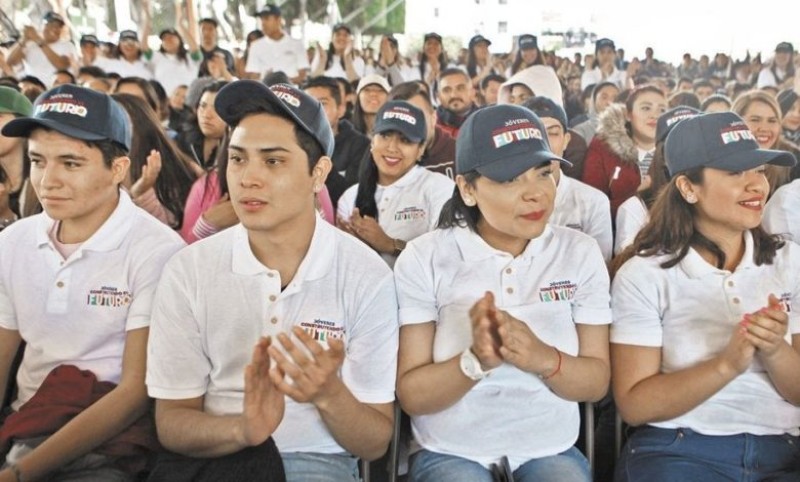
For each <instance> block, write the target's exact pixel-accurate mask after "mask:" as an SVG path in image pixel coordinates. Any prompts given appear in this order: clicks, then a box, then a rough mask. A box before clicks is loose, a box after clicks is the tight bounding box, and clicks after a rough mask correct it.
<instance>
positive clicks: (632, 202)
mask: <svg viewBox="0 0 800 482" xmlns="http://www.w3.org/2000/svg"><path fill="white" fill-rule="evenodd" d="M649 220H650V213H649V212H648V211H647V207H646V206H645V205H644V202H643V201H642V200H641V198H639V196H635V195H634V196H631V197H629V198H628V199H626V200H625V202H623V203H622V204H620V205H619V208H618V209H617V236H616V238H614V254H615V255H617V254H619V253H621V252H622V250H623V249H625V248H627V247H628V246H630V245H631V244H633V240H634V239H636V235H637V234H639V231H641V230H642V228H643V227H644V225H645V224H647V221H649Z"/></svg>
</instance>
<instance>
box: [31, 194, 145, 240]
mask: <svg viewBox="0 0 800 482" xmlns="http://www.w3.org/2000/svg"><path fill="white" fill-rule="evenodd" d="M136 210H137V207H136V205H135V204H133V201H132V200H131V197H130V195H128V193H127V192H126V191H125V190H124V189H120V190H119V201H118V202H117V207H116V208H114V211H113V212H112V213H111V216H109V217H108V219H106V221H105V222H104V223H103V224H102V225H101V226H100V228H99V229H98V230H97V231H95V233H94V234H93V235H91V237H89V239H87V240H86V241H85V242H83V243H82V244H81V247H80V251H100V252H105V251H113V250H115V249H117V248H119V246H120V245H121V244H122V242H123V241H124V240H125V238H126V237H127V236H128V233H129V232H130V230H131V224H132V220H133V218H134V217H135V216H136ZM55 223H56V220H54V219H52V218H50V217H49V216H47V214H46V213H42V217H41V218H39V227H38V229H37V232H36V244H37V245H38V246H39V247H42V246H46V245H49V244H50V231H52V229H53V225H54V224H55Z"/></svg>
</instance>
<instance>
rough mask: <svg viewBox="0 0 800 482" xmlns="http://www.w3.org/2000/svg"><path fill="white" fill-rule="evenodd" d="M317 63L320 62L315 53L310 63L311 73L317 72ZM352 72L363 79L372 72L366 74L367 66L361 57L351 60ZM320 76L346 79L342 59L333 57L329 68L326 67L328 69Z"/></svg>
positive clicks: (336, 56)
mask: <svg viewBox="0 0 800 482" xmlns="http://www.w3.org/2000/svg"><path fill="white" fill-rule="evenodd" d="M319 61H320V58H319V54H318V53H315V54H314V59H313V60H312V61H311V71H312V72H313V71H315V70H317V67H318V66H319ZM353 70H355V71H356V75H358V76H359V77H364V76H365V75H367V73H372V72H367V66H366V64H365V63H364V59H362V58H361V57H356V58H354V59H353ZM322 75H324V76H326V77H334V78H336V77H341V78H343V79H346V78H347V70H345V68H344V67H343V66H342V58H341V57H340V56H338V55H334V56H333V59H332V60H331V66H330V67H328V69H327V70H325V71H324V72H323V73H322Z"/></svg>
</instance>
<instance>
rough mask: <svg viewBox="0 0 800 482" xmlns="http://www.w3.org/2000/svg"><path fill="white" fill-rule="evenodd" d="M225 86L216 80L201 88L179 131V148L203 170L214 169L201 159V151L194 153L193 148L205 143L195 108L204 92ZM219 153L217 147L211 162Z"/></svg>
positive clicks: (223, 82) (211, 164)
mask: <svg viewBox="0 0 800 482" xmlns="http://www.w3.org/2000/svg"><path fill="white" fill-rule="evenodd" d="M226 85H228V82H227V81H224V80H217V81H214V82H211V83H210V84H208V85H207V86H205V87H203V89H202V90H201V91H200V94H199V95H198V96H197V101H196V102H195V104H194V105H192V106H190V107H191V108H192V109H191V112H190V113H189V115H187V116H186V119H185V121H184V124H183V128H182V129H181V131H182V132H181V134H182V135H181V137H180V138H179V140H182V143H181V144H180V146H181V148H182V149H183V151H184V152H185V153H186V154H187V155H189V156H192V157H194V159H195V160H196V161H197V163H198V164H199V165H200V166H201V167H203V168H204V169H208V168H212V167H214V162H207V161H206V159H204V158H203V151H202V149H201V150H200V152H196V149H195V147H194V146H197V145H200V146H202V145H203V142H204V141H205V136H204V135H203V131H201V130H200V125H199V124H198V118H197V107H198V106H199V105H200V100H201V99H202V98H203V94H205V93H206V92H219V91H220V89H222V88H223V87H225V86H226ZM219 152H220V149H219V147H217V148H216V150H215V151H214V154H213V155H212V156H211V161H214V160H215V159H217V158H216V155H217V154H218V153H219Z"/></svg>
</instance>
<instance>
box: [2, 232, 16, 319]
mask: <svg viewBox="0 0 800 482" xmlns="http://www.w3.org/2000/svg"><path fill="white" fill-rule="evenodd" d="M2 244H3V243H0V246H2ZM0 328H5V329H6V330H19V327H18V326H17V314H16V311H14V303H12V302H11V294H10V293H9V292H8V287H7V286H6V281H5V279H4V277H3V274H2V273H0Z"/></svg>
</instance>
